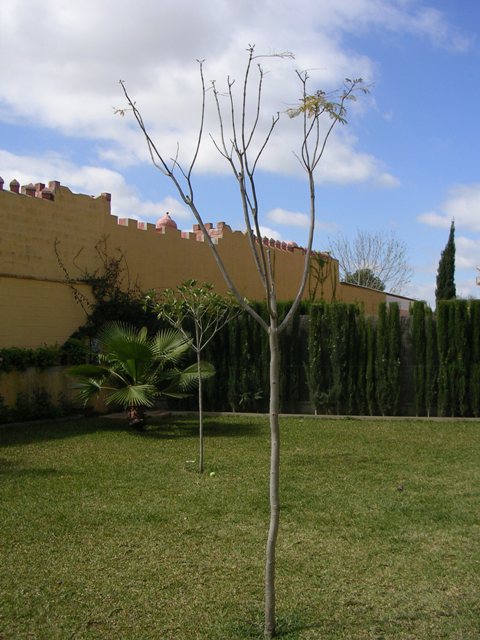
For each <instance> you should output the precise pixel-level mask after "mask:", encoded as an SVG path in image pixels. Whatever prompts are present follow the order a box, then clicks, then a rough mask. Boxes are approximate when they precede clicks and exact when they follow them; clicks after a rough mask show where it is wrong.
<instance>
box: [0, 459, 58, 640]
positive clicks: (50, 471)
mask: <svg viewBox="0 0 480 640" xmlns="http://www.w3.org/2000/svg"><path fill="white" fill-rule="evenodd" d="M2 475H5V476H6V475H8V476H9V477H14V478H15V477H16V478H19V477H22V478H24V477H27V478H48V477H51V476H58V475H60V471H58V470H57V469H54V468H52V467H47V468H44V469H41V468H36V469H33V468H27V467H22V466H21V465H20V464H19V463H18V462H13V461H12V460H7V459H5V458H0V478H1V477H2ZM0 637H1V636H0Z"/></svg>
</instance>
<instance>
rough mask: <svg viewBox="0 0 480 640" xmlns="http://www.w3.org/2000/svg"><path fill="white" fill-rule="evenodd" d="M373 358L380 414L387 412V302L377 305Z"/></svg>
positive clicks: (388, 403)
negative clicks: (374, 354) (374, 356)
mask: <svg viewBox="0 0 480 640" xmlns="http://www.w3.org/2000/svg"><path fill="white" fill-rule="evenodd" d="M376 343H377V344H376V358H375V383H376V384H375V387H376V395H377V404H378V408H379V410H380V413H381V414H382V416H385V415H387V414H388V413H389V409H390V398H389V385H388V315H387V303H386V302H382V303H381V304H380V305H379V307H378V320H377V340H376Z"/></svg>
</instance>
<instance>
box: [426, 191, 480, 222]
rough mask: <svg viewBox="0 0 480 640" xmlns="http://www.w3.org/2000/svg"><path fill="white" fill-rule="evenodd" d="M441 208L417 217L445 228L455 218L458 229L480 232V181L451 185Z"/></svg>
mask: <svg viewBox="0 0 480 640" xmlns="http://www.w3.org/2000/svg"><path fill="white" fill-rule="evenodd" d="M440 208H441V211H440V213H437V212H434V211H430V212H427V213H423V214H421V215H420V216H418V218H417V219H418V220H419V221H420V222H423V223H425V224H428V225H430V226H433V227H444V228H447V227H449V226H450V224H451V222H452V220H454V221H455V227H456V228H457V229H458V228H463V229H469V230H470V231H475V232H480V183H475V184H463V185H462V184H460V185H456V186H454V187H451V188H450V189H449V191H448V194H447V197H446V199H445V200H444V202H443V203H442V205H441V207H440Z"/></svg>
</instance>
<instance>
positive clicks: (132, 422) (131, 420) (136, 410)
mask: <svg viewBox="0 0 480 640" xmlns="http://www.w3.org/2000/svg"><path fill="white" fill-rule="evenodd" d="M127 416H128V425H129V426H130V427H135V428H136V429H140V430H141V429H143V426H144V424H145V408H144V407H138V406H131V407H128V409H127Z"/></svg>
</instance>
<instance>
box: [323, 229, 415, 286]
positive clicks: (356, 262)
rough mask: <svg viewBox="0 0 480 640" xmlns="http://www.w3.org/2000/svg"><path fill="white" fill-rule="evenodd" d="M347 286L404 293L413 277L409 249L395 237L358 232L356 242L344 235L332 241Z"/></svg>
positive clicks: (332, 248) (332, 249) (333, 251)
mask: <svg viewBox="0 0 480 640" xmlns="http://www.w3.org/2000/svg"><path fill="white" fill-rule="evenodd" d="M330 251H331V253H332V255H333V256H334V257H335V258H336V259H337V260H338V264H339V268H340V278H341V279H342V280H343V281H344V282H350V283H352V284H359V285H363V286H364V287H371V288H372V289H379V290H380V291H385V290H386V291H390V292H391V293H401V292H402V291H403V290H404V289H405V287H406V286H407V285H408V283H409V282H410V280H411V277H412V269H411V267H410V266H409V264H408V260H407V246H406V244H405V243H404V242H402V241H401V240H399V239H398V238H396V237H395V235H394V233H393V232H391V233H389V234H388V233H381V232H379V233H370V232H367V231H357V234H356V236H355V237H354V238H353V240H349V239H348V238H346V237H345V236H344V235H338V236H337V237H336V238H335V239H334V240H332V239H330Z"/></svg>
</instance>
